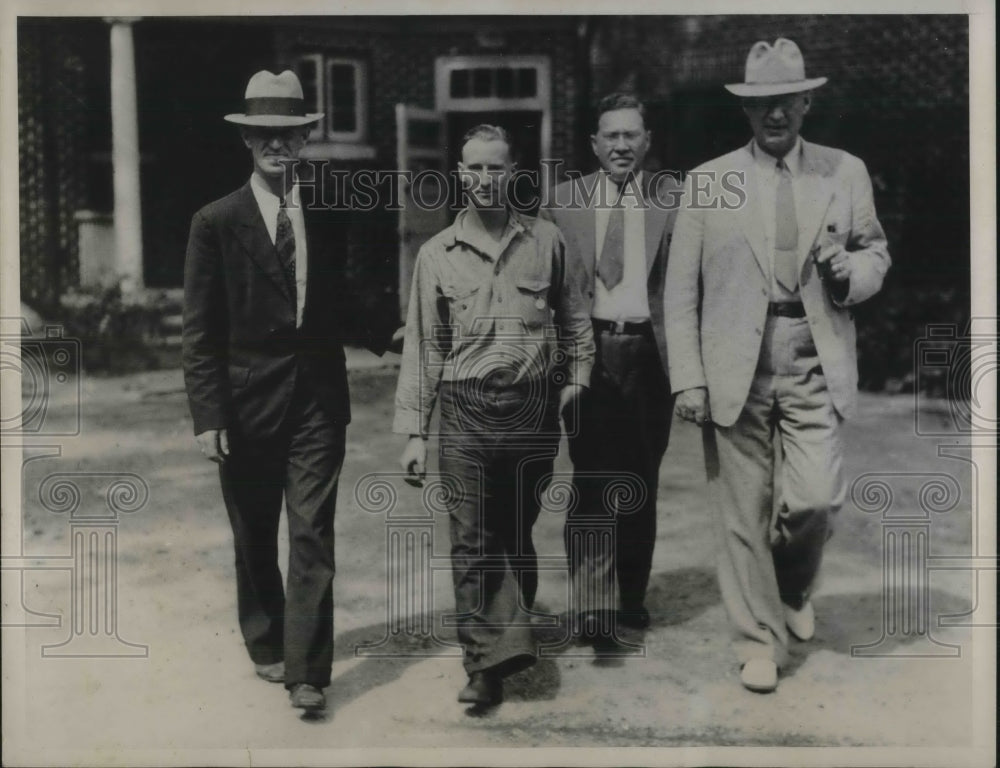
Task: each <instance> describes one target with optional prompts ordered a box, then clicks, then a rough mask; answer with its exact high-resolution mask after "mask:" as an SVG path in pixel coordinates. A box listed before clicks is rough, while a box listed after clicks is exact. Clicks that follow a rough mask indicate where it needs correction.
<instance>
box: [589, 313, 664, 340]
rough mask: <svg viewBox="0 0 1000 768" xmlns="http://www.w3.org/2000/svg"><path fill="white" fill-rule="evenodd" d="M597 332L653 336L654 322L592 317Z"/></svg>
mask: <svg viewBox="0 0 1000 768" xmlns="http://www.w3.org/2000/svg"><path fill="white" fill-rule="evenodd" d="M591 320H592V322H593V323H594V332H595V333H610V334H611V335H612V336H652V335H653V324H652V323H651V322H649V320H646V321H645V322H643V323H624V322H620V321H618V322H616V321H614V320H599V319H598V318H596V317H595V318H592V319H591Z"/></svg>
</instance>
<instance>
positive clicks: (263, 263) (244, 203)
mask: <svg viewBox="0 0 1000 768" xmlns="http://www.w3.org/2000/svg"><path fill="white" fill-rule="evenodd" d="M245 99H246V108H245V112H244V113H241V114H232V115H227V116H226V118H225V119H226V120H227V121H229V122H231V123H235V124H237V125H239V126H241V134H242V137H243V142H244V143H245V144H246V146H247V148H248V149H249V150H250V152H251V154H252V156H253V173H252V175H251V178H250V180H249V181H248V182H247V183H246V184H244V185H243V186H242V187H241V188H240V189H238V190H237V191H235V192H233V193H232V194H230V195H227V196H226V197H224V198H222V199H221V200H217V201H215V202H213V203H210V204H209V205H207V206H205V207H204V208H202V209H201V210H200V211H198V213H196V214H195V216H194V219H193V221H192V223H191V235H190V240H189V242H188V249H187V257H186V262H185V268H184V345H183V363H184V378H185V384H186V387H187V393H188V401H189V404H190V408H191V415H192V417H193V420H194V431H195V434H196V436H197V440H198V444H199V446H200V447H201V450H202V453H204V454H205V456H206V457H207V458H209V459H210V460H212V461H214V462H217V463H218V464H219V476H220V480H221V483H222V494H223V498H224V500H225V504H226V510H227V512H228V514H229V519H230V522H231V524H232V528H233V537H234V541H235V547H236V584H237V597H238V609H239V620H240V629H241V630H242V633H243V638H244V640H245V642H246V647H247V650H248V651H249V654H250V658H251V659H252V661H253V662H254V664H255V665H256V671H257V674H258V675H259V676H260V677H262V678H263V679H265V680H268V681H270V682H284V684H285V687H286V688H287V689H288V690H289V692H290V696H291V702H292V706H294V707H298V708H301V709H305V710H307V711H310V710H319V709H322V708H323V707H324V706H325V697H324V695H323V692H322V689H323V688H324V687H326V686H327V685H329V683H330V668H331V665H332V661H333V591H332V580H333V575H334V548H333V517H334V508H335V505H336V496H337V481H338V477H339V474H340V469H341V465H342V462H343V459H344V447H345V446H344V441H345V430H346V426H347V423H348V421H350V403H349V399H348V391H347V375H346V368H345V358H344V348H343V342H344V340H345V338H347V337H348V336H349V332H348V331H347V329H348V328H349V327H351V326H352V325H355V326H357V325H360V324H359V323H357V322H356V321H357V317H356V316H355V315H353V314H352V313H353V312H354V311H355V307H356V305H355V303H353V302H351V301H349V299H350V296H349V294H348V291H347V289H346V286H345V285H344V283H343V280H342V279H341V272H342V269H341V261H342V259H343V258H344V255H345V250H346V248H347V245H346V243H347V237H348V231H347V230H348V224H349V222H348V220H347V216H346V214H345V213H344V212H336V213H335V212H332V211H328V210H323V211H321V210H310V209H307V208H306V207H304V206H303V205H302V204H301V200H300V191H299V190H300V186H299V183H298V182H299V179H298V177H297V174H296V173H295V170H294V166H295V162H296V160H297V158H298V155H299V152H300V151H301V149H302V147H303V146H304V145H305V143H306V141H307V138H308V134H309V131H310V126H311V125H312V124H313V123H315V122H316V121H317V120H319V119H320V118H321V117H322V115H319V114H306V112H305V108H304V100H303V98H302V87H301V84H300V83H299V80H298V78H297V77H296V76H295V74H294V73H292V72H290V71H285V72H282V73H281V74H280V75H274V74H272V73H270V72H266V71H265V72H258V73H257V74H256V75H254V76H253V77H252V78H251V79H250V82H249V84H248V85H247V90H246V96H245ZM352 340H353V339H352ZM369 341H370V342H371V345H372V346H375V347H377V346H378V345H377V344H376V343H375V342H374V337H372V338H371V339H369ZM376 351H380V350H377V349H376ZM283 497H284V501H285V506H286V509H287V511H288V531H289V539H290V553H289V563H288V585H287V591H286V590H284V589H283V585H282V580H281V572H280V571H279V570H278V562H277V530H278V519H279V515H280V512H281V505H282V498H283Z"/></svg>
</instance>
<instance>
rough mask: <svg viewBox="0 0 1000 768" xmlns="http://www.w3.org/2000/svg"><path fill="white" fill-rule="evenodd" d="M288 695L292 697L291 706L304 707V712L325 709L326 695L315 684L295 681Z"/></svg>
mask: <svg viewBox="0 0 1000 768" xmlns="http://www.w3.org/2000/svg"><path fill="white" fill-rule="evenodd" d="M289 696H290V697H291V699H292V706H293V707H295V708H296V709H304V710H306V712H317V711H319V710H321V709H326V697H325V696H324V695H323V691H321V690H320V689H319V688H317V687H316V686H315V685H309V683H296V684H295V685H293V686H292V690H291V691H290V692H289Z"/></svg>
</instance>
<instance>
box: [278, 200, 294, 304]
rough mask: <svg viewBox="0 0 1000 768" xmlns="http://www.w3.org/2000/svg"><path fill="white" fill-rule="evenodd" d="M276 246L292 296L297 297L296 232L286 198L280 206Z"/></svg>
mask: <svg viewBox="0 0 1000 768" xmlns="http://www.w3.org/2000/svg"><path fill="white" fill-rule="evenodd" d="M274 247H275V250H277V252H278V262H279V263H280V264H281V269H282V271H283V272H284V273H285V280H287V281H288V290H289V291H290V292H291V295H292V298H295V296H296V286H295V232H294V231H293V230H292V220H291V219H290V218H288V211H287V210H286V208H285V200H284V198H282V200H281V205H279V206H278V227H277V229H276V230H275V234H274Z"/></svg>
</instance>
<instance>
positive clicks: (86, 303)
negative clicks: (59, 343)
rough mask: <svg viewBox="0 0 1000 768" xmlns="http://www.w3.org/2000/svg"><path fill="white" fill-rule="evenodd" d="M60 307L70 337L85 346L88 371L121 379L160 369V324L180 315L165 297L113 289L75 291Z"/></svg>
mask: <svg viewBox="0 0 1000 768" xmlns="http://www.w3.org/2000/svg"><path fill="white" fill-rule="evenodd" d="M59 304H60V308H61V315H62V317H61V320H62V322H63V324H64V327H65V334H66V336H68V337H71V338H76V339H79V340H80V344H81V347H82V350H81V354H82V361H81V362H82V365H83V369H84V370H85V371H88V372H91V373H93V372H98V371H99V372H104V373H116V374H117V373H130V372H134V371H145V370H150V369H153V368H156V367H159V363H160V357H159V355H158V354H157V347H159V346H162V343H163V342H162V334H161V332H160V322H161V320H162V318H163V316H164V315H165V314H167V313H169V312H171V311H175V308H174V307H172V306H171V303H170V302H169V301H168V300H167V298H166V296H164V295H162V294H155V293H153V294H150V293H143V294H140V295H138V296H136V297H134V298H133V297H127V296H123V294H122V290H121V286H120V285H113V286H111V287H107V288H90V289H80V288H77V289H73V290H71V291H70V292H68V293H66V294H64V295H63V296H62V298H61V299H60V301H59Z"/></svg>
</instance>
